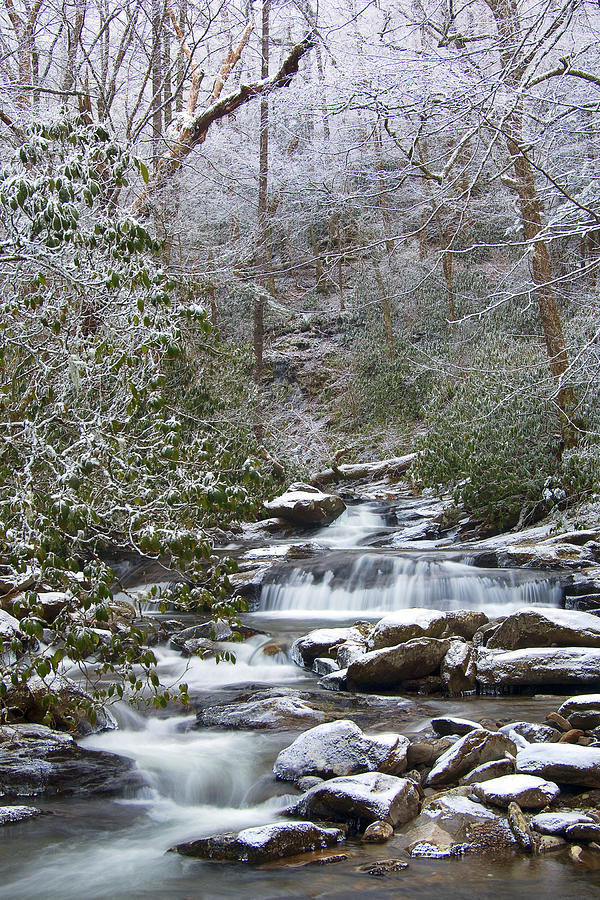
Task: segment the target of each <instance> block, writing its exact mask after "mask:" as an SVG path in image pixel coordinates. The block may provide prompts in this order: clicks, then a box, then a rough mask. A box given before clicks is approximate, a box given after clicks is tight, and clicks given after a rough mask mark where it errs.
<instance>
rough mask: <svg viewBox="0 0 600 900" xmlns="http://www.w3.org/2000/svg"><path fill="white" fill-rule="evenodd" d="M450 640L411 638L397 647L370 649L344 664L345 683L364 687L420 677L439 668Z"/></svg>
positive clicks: (382, 685) (390, 683) (384, 685)
mask: <svg viewBox="0 0 600 900" xmlns="http://www.w3.org/2000/svg"><path fill="white" fill-rule="evenodd" d="M449 646H450V641H448V640H438V639H436V638H415V639H413V640H410V641H408V642H407V643H405V644H399V645H398V646H397V647H385V648H384V649H382V650H371V651H370V652H369V653H365V654H363V656H359V657H358V659H355V660H354V662H352V663H350V665H349V666H348V682H349V683H350V684H355V685H359V686H365V687H369V688H371V687H392V686H394V685H397V684H399V683H400V682H401V681H403V680H404V679H414V678H422V677H423V676H425V675H431V674H432V673H433V672H436V671H438V670H439V667H440V665H441V662H442V660H443V658H444V656H445V655H446V653H447V652H448V648H449Z"/></svg>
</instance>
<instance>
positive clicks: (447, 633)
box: [436, 609, 489, 641]
mask: <svg viewBox="0 0 600 900" xmlns="http://www.w3.org/2000/svg"><path fill="white" fill-rule="evenodd" d="M444 620H445V621H444V631H443V633H442V634H441V635H440V637H463V638H465V640H467V641H472V640H473V637H474V635H475V632H476V631H478V630H479V629H480V628H482V627H483V626H485V625H487V624H488V622H489V619H488V617H487V616H486V614H485V613H483V612H479V611H477V610H475V609H455V610H449V611H448V612H446V613H444ZM436 636H437V635H436Z"/></svg>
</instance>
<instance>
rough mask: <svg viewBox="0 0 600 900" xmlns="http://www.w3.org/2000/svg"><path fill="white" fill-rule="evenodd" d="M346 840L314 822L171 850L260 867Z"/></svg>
mask: <svg viewBox="0 0 600 900" xmlns="http://www.w3.org/2000/svg"><path fill="white" fill-rule="evenodd" d="M344 839H345V838H344V833H343V831H341V830H340V829H339V828H322V827H320V826H318V825H314V824H313V823H312V822H284V823H277V824H275V825H260V826H258V827H256V828H245V829H244V830H243V831H238V832H230V833H227V834H219V835H214V836H213V837H207V838H201V839H200V840H197V841H188V842H186V843H185V844H178V845H177V846H176V847H172V848H171V849H172V850H173V851H175V852H176V853H179V854H181V855H182V856H192V857H194V858H198V859H215V860H226V861H229V862H242V863H250V864H251V865H257V864H260V863H265V862H269V861H271V860H275V859H281V858H282V857H287V856H298V855H300V854H302V853H310V852H312V851H314V850H317V849H324V848H325V847H332V846H334V845H335V844H338V843H340V842H341V841H343V840H344Z"/></svg>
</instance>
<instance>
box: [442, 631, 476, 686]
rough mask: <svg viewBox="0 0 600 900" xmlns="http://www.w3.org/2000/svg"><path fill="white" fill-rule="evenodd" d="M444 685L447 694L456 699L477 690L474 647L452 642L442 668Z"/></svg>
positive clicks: (462, 642)
mask: <svg viewBox="0 0 600 900" xmlns="http://www.w3.org/2000/svg"><path fill="white" fill-rule="evenodd" d="M440 674H441V676H442V684H443V687H444V690H445V692H446V693H447V694H450V696H452V697H456V696H458V695H460V694H466V693H469V692H470V691H474V690H475V665H474V661H473V647H472V645H471V644H467V643H465V642H464V641H451V642H450V647H449V649H448V652H447V653H446V655H445V657H444V659H443V662H442V665H441V668H440Z"/></svg>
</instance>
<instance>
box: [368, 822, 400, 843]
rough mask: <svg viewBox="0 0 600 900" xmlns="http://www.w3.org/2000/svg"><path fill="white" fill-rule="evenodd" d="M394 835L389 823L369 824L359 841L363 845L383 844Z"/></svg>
mask: <svg viewBox="0 0 600 900" xmlns="http://www.w3.org/2000/svg"><path fill="white" fill-rule="evenodd" d="M393 835H394V829H393V828H392V826H391V825H390V823H389V822H379V821H378V822H371V824H370V825H369V826H368V827H367V828H365V831H364V834H363V836H362V838H361V841H363V843H365V844H385V842H386V841H389V839H390V838H391V837H393Z"/></svg>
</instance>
